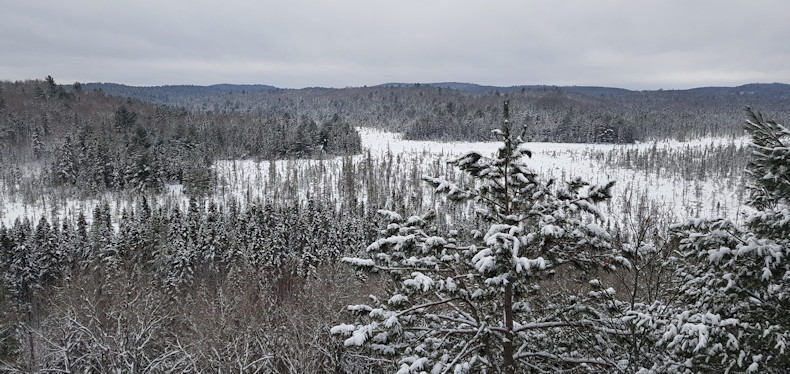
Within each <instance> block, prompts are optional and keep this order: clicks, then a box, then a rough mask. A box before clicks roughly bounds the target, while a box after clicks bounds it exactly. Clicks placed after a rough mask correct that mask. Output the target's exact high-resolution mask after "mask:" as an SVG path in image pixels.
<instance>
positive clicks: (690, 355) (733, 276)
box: [652, 109, 790, 373]
mask: <svg viewBox="0 0 790 374" xmlns="http://www.w3.org/2000/svg"><path fill="white" fill-rule="evenodd" d="M748 115H749V119H748V120H747V122H746V130H747V132H748V133H749V135H750V136H751V138H752V147H753V148H752V159H751V161H750V162H749V165H748V167H747V173H748V176H749V178H750V179H751V184H750V186H749V188H750V190H751V196H750V199H749V205H751V207H752V208H754V209H755V212H754V213H753V214H751V215H750V216H749V217H748V219H747V220H746V225H745V227H741V226H739V225H736V224H734V223H733V222H731V221H729V220H726V219H693V220H689V221H688V222H686V223H683V224H679V225H676V226H675V227H673V230H674V231H675V233H676V235H677V236H678V237H679V238H680V240H681V241H680V249H681V250H682V251H683V252H684V254H685V256H686V259H687V263H688V265H686V266H685V268H684V269H683V272H682V274H681V275H682V276H684V277H685V280H686V283H685V285H684V286H683V287H682V288H681V291H682V294H683V296H684V297H685V298H684V300H682V302H681V303H680V304H679V305H678V307H677V312H676V313H675V314H674V315H673V316H672V317H671V318H669V319H668V320H666V321H665V322H666V324H665V325H664V328H663V335H662V337H661V340H660V341H659V343H660V344H664V346H665V347H666V348H667V350H666V351H667V353H668V355H669V356H671V357H667V358H666V359H665V360H662V362H660V363H656V365H655V366H654V367H653V368H652V370H653V371H656V372H658V371H668V372H683V371H687V372H761V373H767V372H780V371H782V370H788V369H790V347H788V345H790V314H788V313H789V312H790V131H789V130H788V129H787V128H785V127H784V126H782V125H780V124H778V123H776V122H774V121H771V120H765V119H764V118H763V117H762V115H760V114H758V113H754V112H753V111H752V110H750V109H749V110H748ZM782 372H784V371H782Z"/></svg>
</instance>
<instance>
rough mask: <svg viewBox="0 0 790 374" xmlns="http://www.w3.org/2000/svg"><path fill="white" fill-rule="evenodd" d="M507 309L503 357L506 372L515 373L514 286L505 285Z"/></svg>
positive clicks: (503, 305) (508, 373)
mask: <svg viewBox="0 0 790 374" xmlns="http://www.w3.org/2000/svg"><path fill="white" fill-rule="evenodd" d="M502 307H503V308H504V309H505V341H504V342H503V343H502V356H504V357H502V359H503V366H504V367H503V369H504V373H505V374H515V372H516V363H515V361H514V360H513V353H514V352H513V340H514V339H513V337H514V336H513V286H512V285H511V284H508V285H506V286H505V300H504V303H502Z"/></svg>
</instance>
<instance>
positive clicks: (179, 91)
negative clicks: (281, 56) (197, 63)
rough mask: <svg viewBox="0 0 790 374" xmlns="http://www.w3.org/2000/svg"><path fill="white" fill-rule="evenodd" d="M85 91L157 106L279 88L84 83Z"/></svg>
mask: <svg viewBox="0 0 790 374" xmlns="http://www.w3.org/2000/svg"><path fill="white" fill-rule="evenodd" d="M82 89H83V90H85V91H95V90H101V91H102V92H104V93H105V94H108V95H112V96H123V97H131V98H135V99H140V100H144V101H150V102H153V103H157V104H168V103H172V102H178V101H184V100H193V99H200V98H204V97H209V96H220V95H227V94H232V93H245V92H262V91H273V90H278V89H279V88H277V87H274V86H269V85H265V84H214V85H211V86H194V85H172V86H171V85H168V86H148V87H145V86H127V85H124V84H118V83H84V84H82Z"/></svg>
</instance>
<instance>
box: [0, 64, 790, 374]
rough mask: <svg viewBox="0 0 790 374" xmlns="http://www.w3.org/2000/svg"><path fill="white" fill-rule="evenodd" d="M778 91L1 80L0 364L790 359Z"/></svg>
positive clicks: (539, 368) (784, 160) (667, 366)
mask: <svg viewBox="0 0 790 374" xmlns="http://www.w3.org/2000/svg"><path fill="white" fill-rule="evenodd" d="M788 100H790V89H788V86H786V85H781V84H773V85H747V86H742V87H737V88H702V89H695V90H684V91H645V92H637V91H627V90H620V89H609V88H597V87H547V86H523V87H508V88H503V87H482V86H476V85H466V84H454V83H444V84H432V85H413V84H397V83H391V84H386V85H381V86H377V87H358V88H345V89H324V88H309V89H301V90H286V89H278V88H275V87H271V86H263V85H248V86H233V85H218V86H211V87H197V86H163V87H147V88H145V87H128V86H122V85H116V84H98V83H90V84H89V83H85V84H81V83H74V84H68V85H61V84H57V83H56V82H55V80H54V79H53V78H52V77H50V76H47V77H46V78H45V79H44V80H35V81H20V82H0V204H2V205H3V209H2V210H0V219H2V220H0V274H1V275H2V277H0V370H2V371H4V372H19V373H23V372H42V373H43V372H151V373H160V372H244V373H247V372H250V373H252V372H258V373H379V372H381V373H388V372H398V373H423V372H425V373H447V372H453V373H478V372H491V373H498V372H502V373H547V372H574V373H575V372H591V373H602V372H606V373H611V372H617V373H678V372H684V373H711V372H776V373H778V372H782V370H788V369H790V361H788V358H787V357H789V356H790V354H788V352H787V345H788V343H790V320H788V317H787V313H786V311H787V310H790V262H788V259H790V239H788V238H790V224H789V222H790V213H789V212H788V209H790V207H789V205H788V204H790V179H788V175H790V173H788V170H790V164H789V162H790V155H789V154H788V152H789V151H788V150H789V149H790V131H788V130H787V128H786V127H784V126H782V125H781V123H786V121H785V120H786V119H787V118H790V116H788V114H789V113H790V112H789V111H790V106H788ZM503 104H504V107H503ZM747 105H751V106H752V107H753V108H755V109H754V110H752V109H748V110H747V111H745V112H744V110H743V109H744V108H745V107H746V106H747ZM774 119H776V121H775V120H774ZM744 125H745V128H746V132H744ZM385 131H386V132H385ZM390 132H393V133H399V134H400V135H399V136H400V137H399V138H398V139H399V141H403V142H405V143H408V142H409V141H415V142H413V143H410V144H427V146H428V147H439V146H443V144H446V145H447V147H448V148H450V149H452V148H458V147H462V144H470V143H467V142H469V141H488V142H489V143H471V144H472V145H473V146H474V147H484V148H485V149H473V151H472V152H458V153H452V152H448V154H444V151H438V152H437V151H436V150H430V149H423V150H422V151H419V150H418V151H413V150H412V151H404V150H400V149H397V147H396V143H395V142H392V143H387V144H383V145H381V147H380V148H378V149H373V146H371V144H364V143H363V138H364V139H368V140H367V141H371V140H370V139H371V138H372V139H374V140H375V138H376V137H377V136H378V137H381V138H383V137H384V136H385V135H387V134H389V133H390ZM366 134H367V135H366ZM370 134H373V135H372V137H371V136H370ZM363 135H364V136H367V138H365V137H363ZM387 136H389V135H387ZM702 138H704V139H710V138H713V139H714V140H715V141H714V140H711V141H710V142H708V141H707V140H700V139H702ZM388 139H389V138H388ZM393 139H395V138H393ZM668 139H672V140H671V141H670V140H668ZM417 140H426V141H427V140H430V141H431V142H423V143H420V142H416V141H417ZM438 141H454V143H440V142H438ZM460 141H464V142H463V143H462V142H460ZM684 141H688V142H684ZM491 142H493V143H491ZM531 142H562V143H564V144H560V145H558V146H559V148H552V147H547V146H545V145H542V146H543V147H546V148H544V149H546V150H544V151H541V152H537V151H535V150H531V149H530V148H531V147H538V144H537V143H531ZM570 143H588V145H584V147H581V146H580V145H578V144H577V145H573V147H572V144H570ZM397 144H401V143H397ZM676 144H680V145H679V146H678V145H676ZM574 147H576V148H574ZM562 148H567V149H562ZM558 154H562V155H564V156H563V157H565V156H567V157H568V158H569V160H570V161H569V162H568V163H569V164H577V165H581V167H582V168H593V167H594V168H595V169H594V170H596V171H597V173H598V174H600V175H596V177H599V178H596V180H595V181H592V180H587V179H586V177H584V178H583V177H582V176H579V175H575V174H574V173H572V172H569V171H566V169H564V168H563V169H562V170H558V171H557V170H544V169H543V166H545V165H548V162H549V161H550V160H551V159H554V158H556V157H557V155H558ZM448 161H449V162H448ZM569 170H576V171H578V170H579V169H569ZM585 175H586V176H587V177H590V176H591V175H590V174H585ZM610 175H611V176H612V177H610ZM624 176H628V177H624ZM618 178H619V179H618ZM625 178H628V179H625ZM669 182H672V183H673V184H672V186H682V187H680V188H677V187H675V191H670V192H671V195H672V196H674V198H675V199H678V200H679V201H680V202H679V203H677V204H675V202H674V201H666V200H665V199H664V198H659V197H657V195H656V194H655V191H654V190H660V189H662V187H664V189H666V188H665V187H666V186H662V185H661V184H665V183H669ZM705 186H712V187H711V188H712V189H713V191H710V192H708V194H707V195H706V194H705V193H706V192H705V191H704V190H705ZM719 216H721V218H720V217H719ZM9 217H13V218H11V219H9Z"/></svg>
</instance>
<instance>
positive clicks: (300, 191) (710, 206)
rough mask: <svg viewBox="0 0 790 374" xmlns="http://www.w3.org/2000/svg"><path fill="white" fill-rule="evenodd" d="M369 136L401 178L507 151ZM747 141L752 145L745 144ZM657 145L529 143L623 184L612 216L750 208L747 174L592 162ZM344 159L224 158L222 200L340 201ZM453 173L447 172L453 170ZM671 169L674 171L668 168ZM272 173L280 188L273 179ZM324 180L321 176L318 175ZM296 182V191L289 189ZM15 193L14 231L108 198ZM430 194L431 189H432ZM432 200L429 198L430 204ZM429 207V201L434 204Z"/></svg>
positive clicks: (559, 170) (539, 153)
mask: <svg viewBox="0 0 790 374" xmlns="http://www.w3.org/2000/svg"><path fill="white" fill-rule="evenodd" d="M358 130H359V132H360V135H361V137H362V143H363V147H364V148H366V150H367V151H369V154H370V156H371V157H372V158H373V159H375V160H383V159H384V158H385V157H389V155H391V157H395V158H398V160H399V162H398V164H397V165H396V166H395V169H394V170H393V173H394V175H395V176H396V177H400V178H407V177H410V178H413V177H414V176H413V174H415V171H416V172H417V173H419V174H420V175H433V173H435V172H436V170H437V165H446V161H449V160H451V159H453V158H455V157H457V156H459V155H462V154H464V153H467V152H469V151H477V152H480V153H483V154H493V153H494V152H495V151H496V149H497V148H498V147H499V143H498V142H434V141H410V140H403V139H402V138H401V137H400V135H399V134H396V133H389V132H383V131H379V130H374V129H368V128H360V129H358ZM736 141H737V142H739V143H743V142H745V141H746V139H737V140H736ZM728 142H732V140H731V139H724V138H705V139H697V140H693V141H689V142H678V141H665V142H660V143H658V146H659V147H663V148H670V149H682V148H685V147H704V146H706V145H710V144H726V143H728ZM653 146H655V144H654V143H642V144H632V145H613V144H569V143H528V144H527V148H529V149H530V150H531V151H532V152H533V156H532V159H531V160H529V161H528V163H529V164H530V165H531V166H532V168H533V169H534V170H535V171H536V172H538V173H539V174H540V175H541V176H544V177H546V178H556V179H558V180H568V179H570V178H572V177H575V176H579V177H582V178H583V179H585V180H588V181H589V182H591V183H605V182H607V181H610V180H614V181H616V185H615V189H614V199H613V202H612V204H610V205H609V206H607V207H605V208H604V211H605V212H606V213H608V214H609V215H610V216H613V217H614V218H617V216H618V215H619V214H620V213H621V212H622V210H623V206H624V204H626V201H629V200H630V201H631V202H634V201H636V200H634V199H637V200H638V199H639V198H640V196H641V195H646V196H647V198H648V199H649V200H650V201H651V202H652V204H653V205H655V206H657V207H659V208H660V209H662V210H668V211H670V212H672V213H674V215H675V216H676V217H677V219H683V218H686V217H694V216H724V217H728V218H730V219H733V220H736V221H738V220H740V218H741V216H742V214H741V213H742V212H743V210H744V207H743V206H742V204H741V201H742V197H743V193H742V188H741V181H740V176H732V177H731V178H725V179H724V180H711V179H707V180H696V181H694V180H691V181H689V180H686V179H683V178H680V177H678V176H672V175H673V174H672V173H663V174H662V175H658V174H657V173H656V172H645V171H639V170H634V169H630V168H622V167H611V166H607V165H605V164H603V163H601V162H598V161H595V160H593V159H592V158H591V157H589V154H591V153H592V151H604V152H608V151H610V150H613V149H615V148H616V147H626V148H629V147H630V148H638V149H640V151H641V150H643V149H644V150H647V149H648V148H650V147H653ZM367 151H366V152H363V154H362V155H357V156H354V157H353V158H352V159H353V163H354V164H355V165H356V166H357V167H358V166H359V164H360V163H361V162H364V161H365V160H366V158H367V154H368V152H367ZM342 162H343V158H342V157H335V158H329V159H325V160H283V161H276V163H275V170H272V169H271V168H270V165H269V162H268V161H256V160H221V161H217V162H216V163H215V165H214V168H215V170H216V172H217V177H218V180H219V182H220V184H219V186H218V188H217V191H216V195H215V197H214V198H215V199H216V200H218V201H225V200H227V199H228V198H235V199H236V200H238V201H239V202H240V203H242V204H245V203H249V202H252V201H264V200H266V199H267V198H271V197H273V196H274V195H275V194H279V196H282V194H285V193H290V194H294V195H295V196H297V198H300V199H304V198H306V197H307V196H316V195H318V194H323V195H324V196H326V195H330V196H334V197H337V196H338V194H339V191H338V185H339V184H340V183H341V178H342V174H341V173H342V166H341V165H342ZM445 167H446V166H445ZM667 167H671V166H669V165H668V166H667ZM272 172H274V174H275V175H276V177H277V180H279V181H280V182H279V183H271V182H270V181H269V179H270V176H271V175H272ZM316 176H320V177H316ZM286 181H287V182H288V183H290V184H293V186H294V188H289V187H288V186H286V185H284V184H285V183H284V182H286ZM6 191H7V189H6V188H2V189H0V221H2V222H3V223H5V224H6V225H7V226H8V225H10V224H12V223H13V221H14V219H16V218H17V217H21V216H28V217H29V218H31V220H33V221H34V222H35V221H36V220H37V219H38V218H39V217H41V216H42V215H46V216H47V217H50V216H51V215H52V214H53V212H55V213H56V214H58V215H60V216H63V215H68V216H72V217H73V216H76V214H77V213H78V212H80V211H82V212H84V213H85V215H86V216H87V217H90V216H91V212H92V207H93V206H94V205H95V204H96V203H97V202H98V201H99V200H100V199H91V200H87V201H79V200H74V199H64V198H57V197H54V196H41V197H40V198H38V199H37V200H36V201H35V202H24V201H22V199H21V198H20V197H18V196H11V195H8V194H7V192H6ZM426 191H427V193H426V194H425V196H428V195H429V193H430V191H429V190H427V187H426ZM357 193H358V194H359V195H360V196H359V197H360V199H362V200H363V201H364V200H365V199H366V197H365V196H364V194H365V191H364V190H363V189H361V188H360V190H358V191H357ZM102 198H104V199H106V200H108V201H110V202H111V203H110V205H111V208H113V210H114V211H118V210H119V209H121V208H122V207H124V206H128V205H129V204H131V203H132V198H131V197H130V196H128V195H117V194H107V195H106V196H103V197H102ZM157 199H158V200H160V201H164V200H170V201H176V202H180V203H181V204H183V205H186V197H185V195H184V194H183V192H182V189H181V186H168V187H167V189H166V190H165V191H164V192H163V193H162V194H161V195H160V196H158V197H157ZM426 200H429V199H427V198H426ZM426 204H427V203H426Z"/></svg>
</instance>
